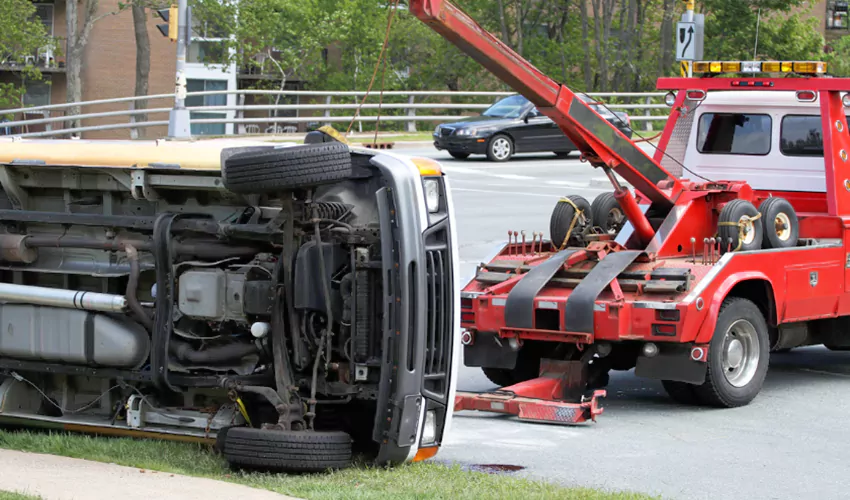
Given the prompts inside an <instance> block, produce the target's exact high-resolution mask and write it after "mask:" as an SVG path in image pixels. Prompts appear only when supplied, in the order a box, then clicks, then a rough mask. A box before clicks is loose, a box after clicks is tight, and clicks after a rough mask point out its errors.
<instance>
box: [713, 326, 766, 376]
mask: <svg viewBox="0 0 850 500" xmlns="http://www.w3.org/2000/svg"><path fill="white" fill-rule="evenodd" d="M759 356H760V355H759V339H758V334H757V333H756V327H755V326H753V324H752V323H750V322H749V321H747V320H745V319H739V320H738V321H735V322H734V323H732V325H730V326H729V328H727V329H726V333H725V334H724V336H723V351H722V360H721V364H722V366H723V375H724V376H725V377H726V380H727V381H728V382H729V383H730V384H732V385H733V386H734V387H744V386H746V385H747V384H749V383H750V382H752V380H753V378H754V377H755V375H756V370H757V369H758V364H759Z"/></svg>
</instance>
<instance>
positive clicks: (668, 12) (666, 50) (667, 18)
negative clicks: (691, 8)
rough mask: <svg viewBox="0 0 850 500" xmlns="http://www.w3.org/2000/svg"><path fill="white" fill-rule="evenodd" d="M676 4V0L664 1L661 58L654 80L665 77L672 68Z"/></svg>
mask: <svg viewBox="0 0 850 500" xmlns="http://www.w3.org/2000/svg"><path fill="white" fill-rule="evenodd" d="M677 4H678V2H677V1H676V0H664V17H663V18H662V21H661V57H660V58H659V66H658V73H657V75H656V78H660V77H662V76H665V75H667V73H668V72H669V71H670V68H671V67H672V66H673V36H674V33H673V15H674V14H675V10H676V5H677Z"/></svg>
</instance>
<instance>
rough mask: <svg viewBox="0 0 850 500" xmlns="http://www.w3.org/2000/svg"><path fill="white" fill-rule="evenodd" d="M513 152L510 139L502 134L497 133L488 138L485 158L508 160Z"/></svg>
mask: <svg viewBox="0 0 850 500" xmlns="http://www.w3.org/2000/svg"><path fill="white" fill-rule="evenodd" d="M513 152H514V145H513V142H511V139H510V138H509V137H507V136H504V135H497V136H495V137H493V138H492V139H491V140H490V145H489V146H488V147H487V158H489V159H490V161H508V160H509V159H510V158H511V156H512V155H513Z"/></svg>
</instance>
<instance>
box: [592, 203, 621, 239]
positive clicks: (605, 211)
mask: <svg viewBox="0 0 850 500" xmlns="http://www.w3.org/2000/svg"><path fill="white" fill-rule="evenodd" d="M590 214H591V217H592V219H593V224H594V225H595V226H598V227H600V228H602V229H603V230H604V231H605V232H606V233H607V232H610V231H614V232H615V233H616V232H619V231H620V229H622V227H623V224H625V222H626V215H625V214H624V213H623V209H622V208H621V207H620V202H619V201H617V198H615V197H614V193H603V194H600V195H599V196H597V197H596V198H594V199H593V203H591V204H590Z"/></svg>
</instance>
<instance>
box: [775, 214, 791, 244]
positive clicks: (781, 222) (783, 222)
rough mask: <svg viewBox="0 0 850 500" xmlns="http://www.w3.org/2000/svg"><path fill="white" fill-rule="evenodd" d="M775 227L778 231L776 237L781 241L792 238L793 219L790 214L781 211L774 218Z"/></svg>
mask: <svg viewBox="0 0 850 500" xmlns="http://www.w3.org/2000/svg"><path fill="white" fill-rule="evenodd" d="M773 228H774V231H776V237H777V238H779V240H780V241H788V239H789V238H791V233H792V231H791V219H790V218H789V217H788V214H786V213H783V212H780V213H778V214H776V217H774V219H773Z"/></svg>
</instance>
